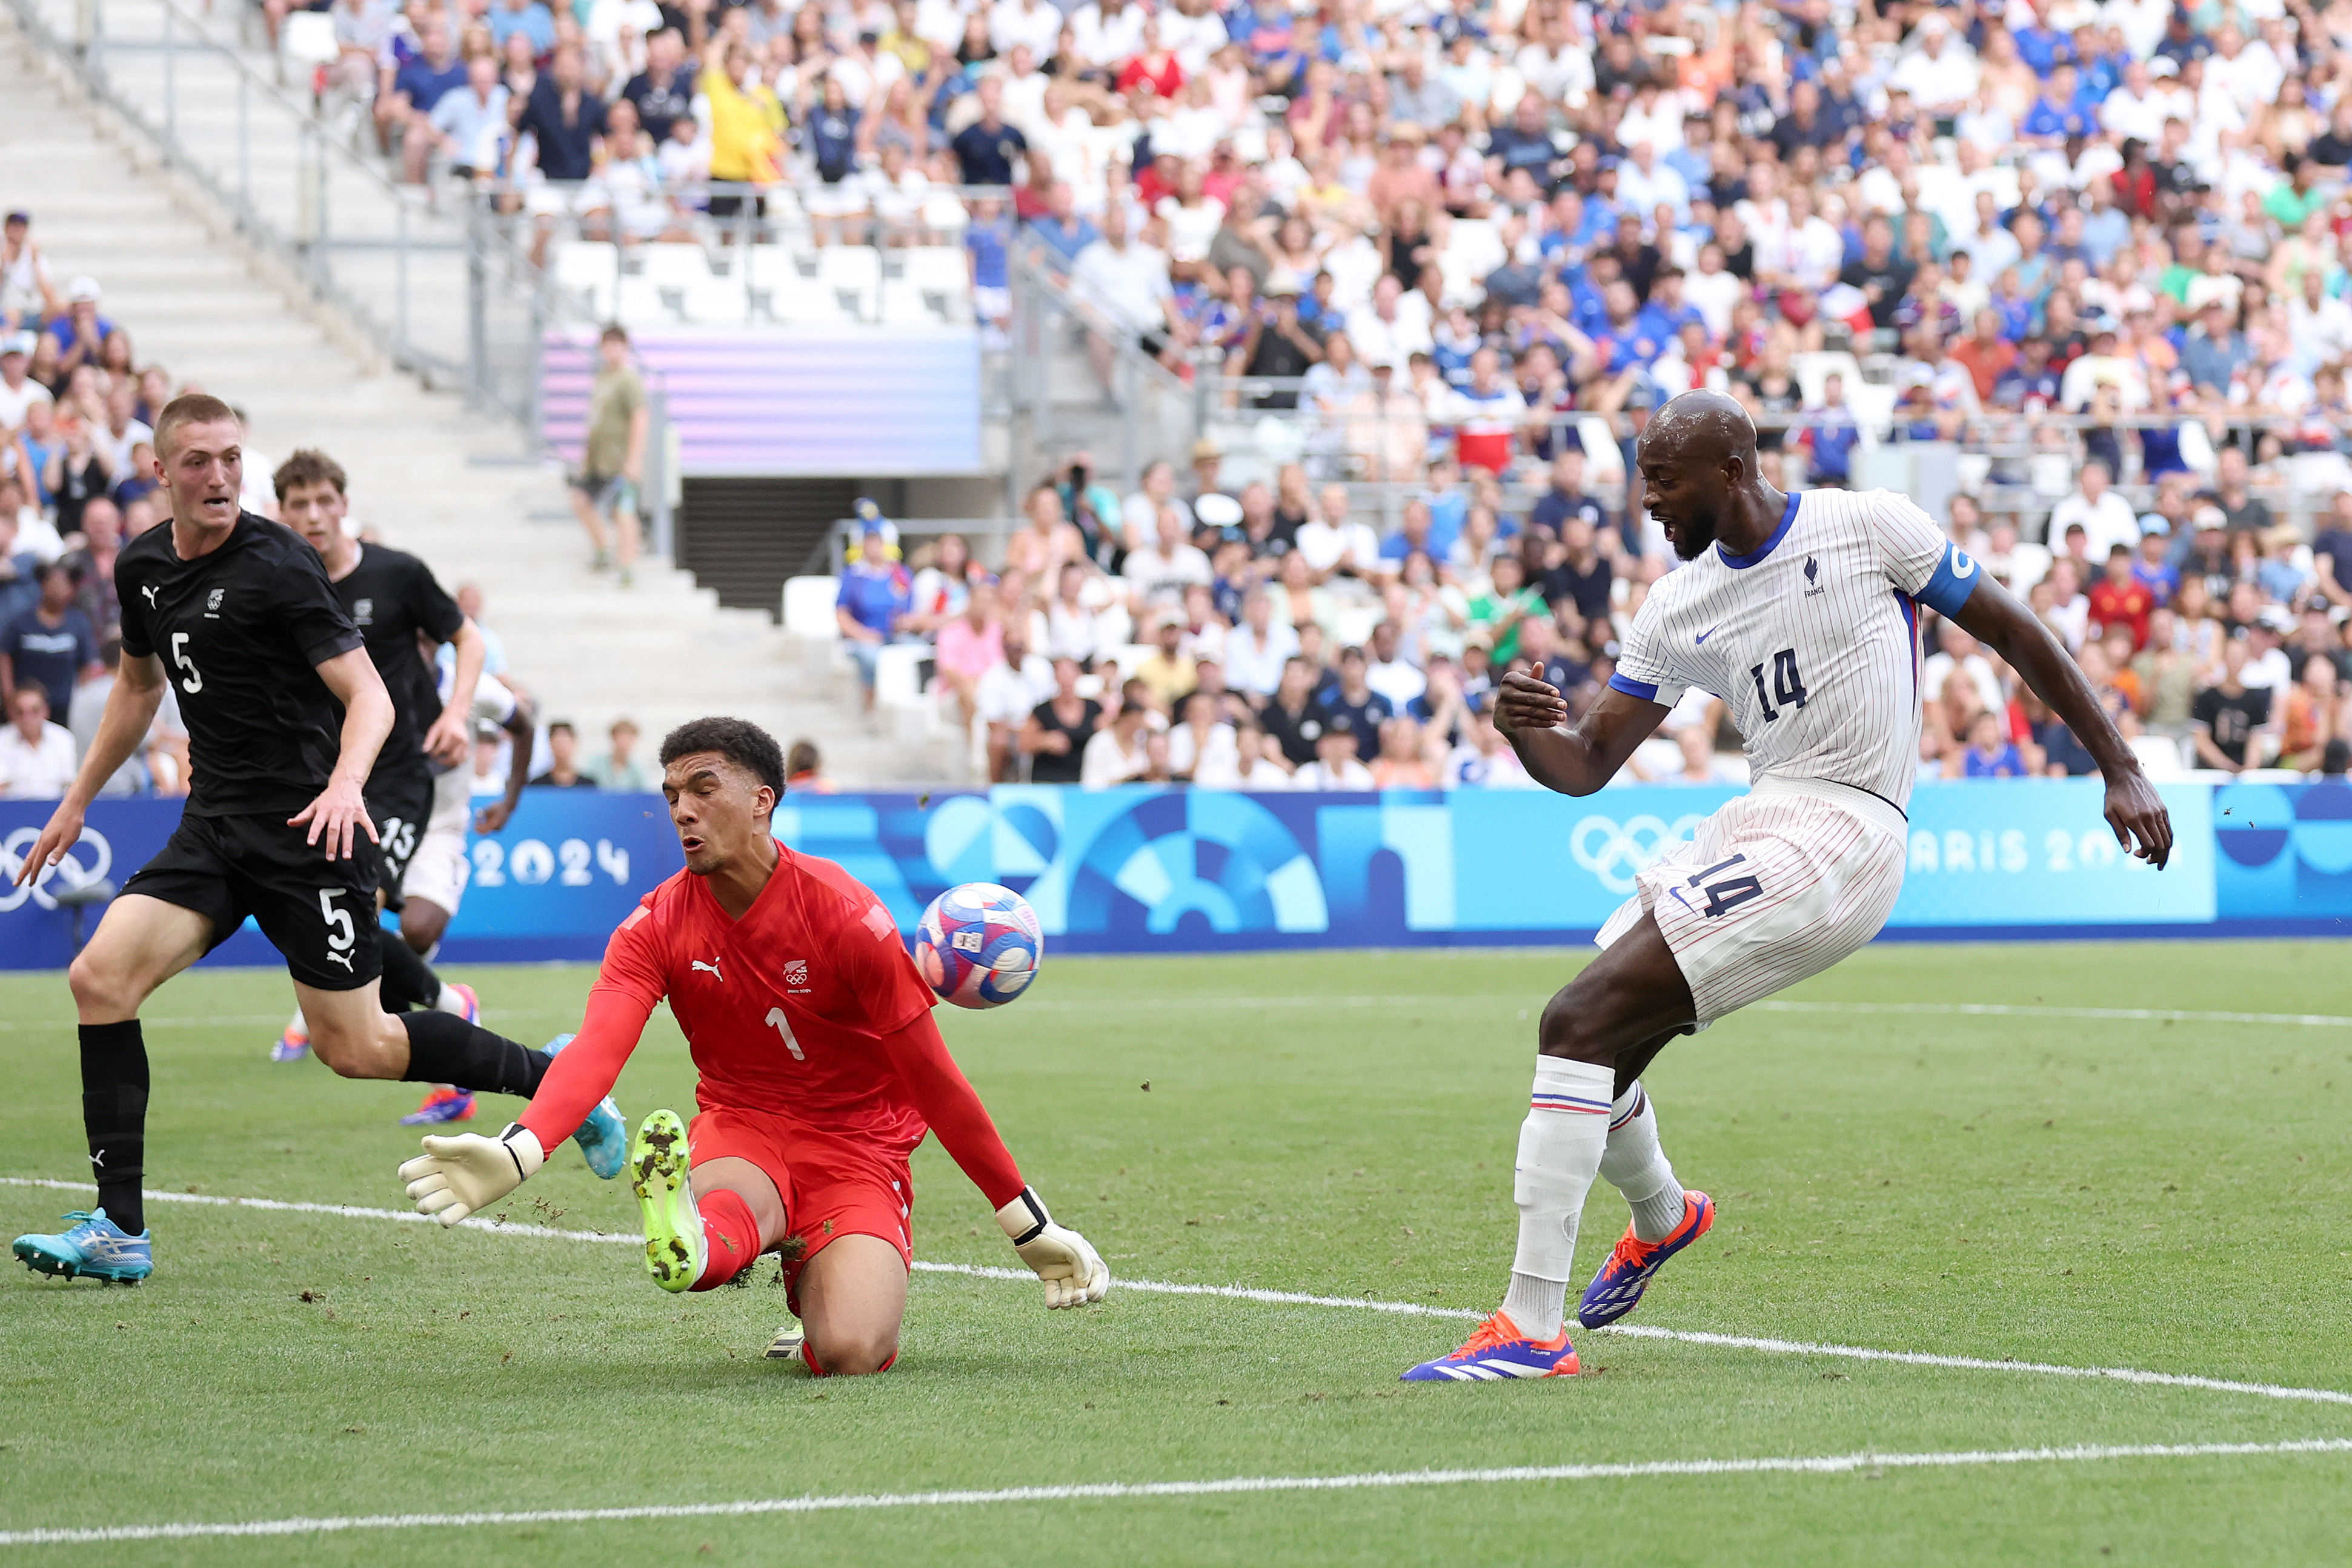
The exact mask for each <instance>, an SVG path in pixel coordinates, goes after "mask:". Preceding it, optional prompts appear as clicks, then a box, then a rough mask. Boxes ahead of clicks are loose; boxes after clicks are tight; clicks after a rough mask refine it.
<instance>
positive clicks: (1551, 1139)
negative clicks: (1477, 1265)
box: [1503, 1057, 1617, 1340]
mask: <svg viewBox="0 0 2352 1568" xmlns="http://www.w3.org/2000/svg"><path fill="white" fill-rule="evenodd" d="M1616 1086H1617V1078H1616V1074H1615V1073H1614V1072H1612V1070H1611V1069H1609V1068H1604V1067H1595V1066H1593V1065H1592V1064H1591V1063H1590V1062H1571V1061H1564V1060H1562V1059H1560V1058H1558V1057H1538V1058H1536V1085H1535V1093H1534V1095H1533V1097H1532V1104H1531V1105H1530V1106H1529V1108H1528V1119H1527V1120H1526V1121H1523V1122H1521V1123H1520V1124H1519V1152H1518V1158H1517V1162H1516V1163H1514V1165H1513V1167H1512V1182H1511V1196H1512V1198H1513V1200H1514V1201H1515V1202H1517V1204H1518V1205H1519V1250H1518V1255H1517V1257H1516V1258H1513V1259H1512V1260H1511V1285H1510V1289H1509V1290H1508V1291H1507V1292H1506V1293H1505V1295H1504V1297H1503V1310H1504V1311H1506V1312H1507V1313H1508V1314H1509V1315H1510V1319H1511V1321H1512V1322H1513V1323H1515V1324H1517V1327H1518V1330H1519V1331H1520V1332H1521V1333H1524V1334H1526V1335H1527V1336H1528V1338H1530V1339H1538V1340H1548V1339H1550V1338H1552V1337H1553V1336H1554V1335H1556V1334H1558V1333H1559V1330H1560V1323H1561V1321H1562V1319H1563V1318H1564V1317H1565V1316H1566V1313H1567V1307H1568V1280H1569V1276H1570V1273H1571V1272H1572V1271H1573V1267H1574V1264H1575V1261H1576V1223H1577V1220H1578V1218H1579V1217H1580V1215H1582V1214H1583V1212H1584V1198H1585V1194H1587V1193H1589V1192H1591V1190H1592V1178H1593V1177H1594V1176H1596V1175H1598V1174H1599V1173H1600V1172H1601V1153H1602V1152H1603V1151H1604V1150H1605V1149H1606V1148H1607V1146H1608V1142H1609V1121H1610V1113H1609V1105H1610V1096H1611V1095H1612V1093H1613V1092H1614V1091H1615V1089H1616Z"/></svg>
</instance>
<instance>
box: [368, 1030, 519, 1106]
mask: <svg viewBox="0 0 2352 1568" xmlns="http://www.w3.org/2000/svg"><path fill="white" fill-rule="evenodd" d="M399 1018H400V1021H401V1023H402V1024H403V1025H404V1026H405V1027H406V1028H407V1030H408V1071H407V1072H406V1073H404V1074H403V1075H402V1076H403V1077H404V1078H406V1079H408V1081H409V1082H411V1083H454V1084H456V1085H457V1087H458V1088H459V1089H488V1090H491V1091H493V1092H495V1093H498V1094H519V1095H521V1096H522V1097H523V1098H524V1099H525V1100H528V1099H530V1097H531V1096H532V1095H533V1094H536V1093H537V1092H539V1080H540V1079H542V1078H545V1077H546V1076H547V1064H548V1063H549V1062H551V1061H552V1060H553V1059H554V1058H551V1057H550V1056H549V1055H548V1054H547V1053H546V1052H545V1051H534V1050H532V1049H531V1048H530V1047H529V1046H525V1045H520V1044H519V1043H517V1042H516V1041H513V1040H509V1039H508V1038H507V1037H505V1036H503V1035H493V1034H492V1033H490V1032H489V1031H488V1029H484V1028H480V1027H478V1026H475V1025H472V1024H468V1023H467V1022H466V1020H465V1019H463V1018H460V1017H459V1016H457V1015H456V1014H455V1013H432V1012H425V1013H403V1014H400V1015H399Z"/></svg>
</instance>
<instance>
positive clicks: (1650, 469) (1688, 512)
mask: <svg viewBox="0 0 2352 1568" xmlns="http://www.w3.org/2000/svg"><path fill="white" fill-rule="evenodd" d="M1634 460H1635V462H1637V463H1638V464H1640V466H1641V469H1642V480H1643V485H1644V486H1645V487H1646V494H1645V496H1644V500H1646V502H1647V504H1648V507H1649V511H1650V515H1651V516H1652V517H1654V518H1655V519H1656V520H1657V521H1658V525H1659V526H1660V527H1661V528H1664V530H1665V531H1666V538H1667V540H1668V542H1671V543H1672V544H1673V545H1674V547H1675V554H1677V555H1679V556H1681V557H1682V558H1683V559H1684V560H1685V561H1696V560H1697V559H1698V557H1699V554H1700V552H1703V551H1705V550H1706V547H1707V546H1708V545H1710V544H1712V543H1714V542H1715V540H1716V537H1717V533H1718V531H1720V530H1721V529H1722V527H1723V525H1724V519H1725V517H1726V515H1727V513H1729V512H1730V511H1731V510H1734V509H1735V507H1736V506H1737V500H1736V499H1735V498H1737V497H1738V494H1739V493H1740V492H1741V491H1743V490H1745V489H1747V488H1748V486H1749V485H1751V484H1752V483H1754V481H1755V479H1756V425H1755V422H1754V421H1753V420H1751V419H1749V418H1748V410H1746V409H1745V408H1742V407H1741V406H1740V405H1738V403H1737V402H1736V401H1734V400H1733V399H1731V398H1728V397H1726V396H1725V395H1723V394H1721V393H1719V392H1685V393H1684V394H1683V395H1681V396H1680V397H1676V398H1674V399H1672V400H1670V401H1669V402H1668V403H1667V404H1666V405H1665V406H1664V408H1661V409H1659V410H1658V411H1657V413H1655V414H1654V415H1653V416H1651V417H1650V423H1649V426H1648V428H1646V429H1644V430H1643V432H1642V439H1641V442H1640V444H1639V445H1638V446H1637V447H1635V448H1634Z"/></svg>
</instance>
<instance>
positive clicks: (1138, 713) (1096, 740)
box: [1078, 680, 1151, 789]
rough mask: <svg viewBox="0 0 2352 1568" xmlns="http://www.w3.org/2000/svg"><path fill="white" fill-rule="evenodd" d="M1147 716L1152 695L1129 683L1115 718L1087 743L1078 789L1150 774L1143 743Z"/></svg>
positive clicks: (1137, 684) (1137, 685)
mask: <svg viewBox="0 0 2352 1568" xmlns="http://www.w3.org/2000/svg"><path fill="white" fill-rule="evenodd" d="M1150 717H1151V694H1150V692H1149V691H1148V690H1146V689H1144V686H1143V683H1142V682H1141V681H1139V680H1130V681H1129V682H1128V683H1127V689H1126V691H1125V692H1123V693H1122V694H1121V706H1120V708H1119V710H1118V717H1117V718H1115V719H1113V720H1112V721H1110V722H1109V723H1108V724H1106V725H1104V726H1103V727H1102V728H1101V729H1099V730H1097V731H1095V732H1094V737H1093V738H1092V739H1091V740H1089V741H1087V752H1086V756H1085V757H1084V758H1083V759H1082V760H1081V762H1080V763H1079V764H1078V784H1079V787H1081V788H1083V789H1108V788H1110V787H1111V786H1112V785H1114V784H1128V783H1131V782H1132V781H1134V780H1136V779H1139V778H1141V777H1142V776H1143V775H1144V774H1145V773H1148V772H1150V767H1151V759H1150V753H1149V752H1148V750H1147V749H1146V747H1145V744H1144V742H1145V740H1146V738H1147V731H1146V725H1147V724H1148V722H1149V721H1150Z"/></svg>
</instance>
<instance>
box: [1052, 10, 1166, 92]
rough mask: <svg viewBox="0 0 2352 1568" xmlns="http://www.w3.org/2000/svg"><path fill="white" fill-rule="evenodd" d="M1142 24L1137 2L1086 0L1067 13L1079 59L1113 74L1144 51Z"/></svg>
mask: <svg viewBox="0 0 2352 1568" xmlns="http://www.w3.org/2000/svg"><path fill="white" fill-rule="evenodd" d="M1143 22H1144V15H1143V6H1142V5H1140V4H1139V0H1087V4H1085V5H1081V6H1079V7H1077V9H1076V10H1074V11H1072V12H1071V13H1070V31H1071V33H1072V34H1074V35H1075V36H1076V40H1077V46H1078V58H1080V59H1082V60H1084V61H1085V62H1086V63H1087V64H1088V65H1090V66H1096V67H1099V68H1104V69H1107V70H1109V71H1111V72H1112V73H1113V74H1116V73H1117V72H1118V68H1119V67H1121V66H1123V65H1125V64H1126V63H1127V62H1128V61H1129V60H1131V59H1133V58H1135V57H1136V56H1138V55H1139V54H1141V53H1142V52H1143ZM1041 58H1042V57H1041Z"/></svg>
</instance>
